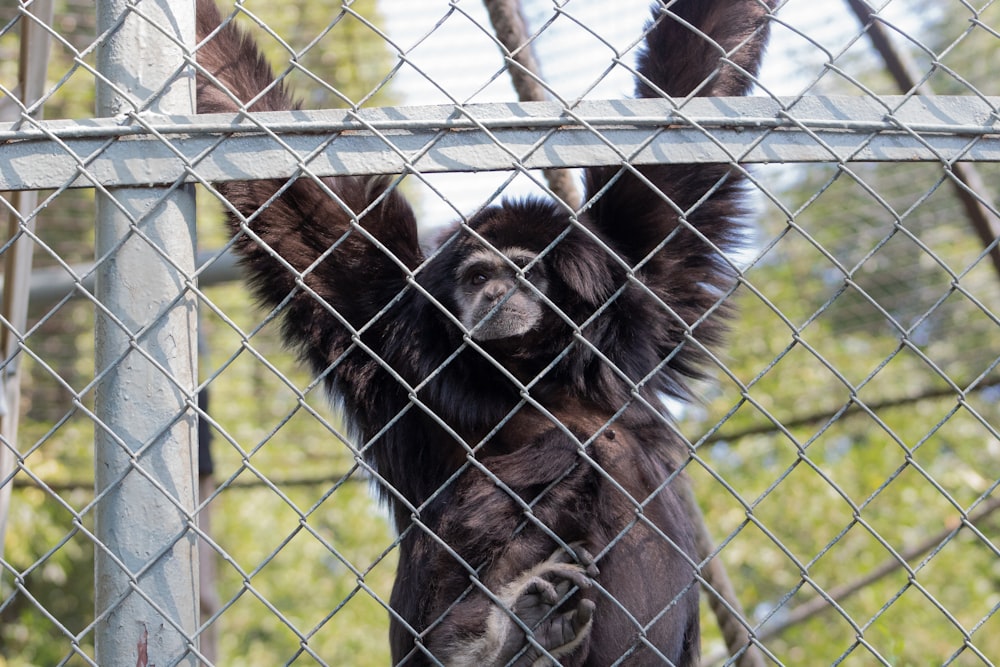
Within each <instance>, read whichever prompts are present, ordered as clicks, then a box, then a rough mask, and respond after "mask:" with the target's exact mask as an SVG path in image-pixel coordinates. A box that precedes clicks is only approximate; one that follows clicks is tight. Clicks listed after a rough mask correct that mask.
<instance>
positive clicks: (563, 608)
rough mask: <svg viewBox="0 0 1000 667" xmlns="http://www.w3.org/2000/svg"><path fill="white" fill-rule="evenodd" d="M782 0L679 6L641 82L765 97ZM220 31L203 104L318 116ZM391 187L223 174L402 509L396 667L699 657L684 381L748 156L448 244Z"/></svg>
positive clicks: (656, 22)
mask: <svg viewBox="0 0 1000 667" xmlns="http://www.w3.org/2000/svg"><path fill="white" fill-rule="evenodd" d="M775 4H776V0H676V1H666V0H663V1H661V2H658V3H656V4H655V5H654V6H653V9H652V18H651V20H650V22H649V23H648V24H647V26H646V33H645V46H644V48H643V49H642V50H641V53H640V54H639V56H638V67H637V72H638V82H637V93H638V95H639V96H641V97H660V96H671V97H674V98H683V97H686V96H689V95H715V96H729V95H744V94H746V92H747V91H748V89H749V88H750V86H751V85H752V82H753V79H754V77H755V75H756V73H757V71H758V67H759V64H760V59H761V56H762V52H763V49H764V45H765V42H766V40H767V33H768V19H769V13H770V12H771V11H772V10H773V8H774V5H775ZM198 39H199V47H198V51H197V60H198V63H199V66H200V67H199V69H200V71H199V75H198V111H199V113H213V112H229V113H232V112H236V111H239V110H241V109H244V108H246V107H245V105H246V104H248V103H251V102H252V104H250V105H249V110H250V111H280V110H290V109H295V108H297V107H296V104H295V102H294V101H293V100H292V98H291V96H290V95H289V93H288V92H287V91H286V90H285V88H284V86H283V85H282V84H281V83H280V82H277V83H276V82H275V81H274V76H273V74H272V71H271V69H270V67H269V66H268V65H267V63H266V62H265V61H264V59H263V58H262V56H261V55H260V53H259V51H258V49H257V47H256V46H255V45H254V43H253V42H252V40H251V39H250V38H249V37H248V36H247V35H245V34H244V33H242V32H241V31H240V30H239V29H238V28H237V27H236V26H235V25H234V24H233V22H232V20H230V19H226V20H223V18H222V17H221V15H220V13H219V11H218V9H217V8H216V6H215V5H214V3H213V2H212V0H199V2H198ZM392 183H393V181H392V180H391V179H390V178H387V177H353V176H343V177H334V178H324V179H321V180H314V179H312V178H309V177H299V178H296V179H294V180H292V181H291V182H286V181H284V180H259V181H248V182H224V183H218V184H216V185H215V187H216V189H217V190H218V192H219V193H220V194H221V195H222V196H223V197H224V198H225V199H226V200H227V202H228V203H227V206H228V208H229V210H230V211H231V212H232V215H231V216H230V223H231V231H232V233H233V234H234V235H235V238H236V241H235V248H236V250H237V251H238V253H239V254H240V255H241V256H242V262H243V265H244V267H245V269H246V271H247V275H248V280H249V282H250V283H251V285H252V287H253V290H254V292H255V294H256V295H257V296H258V297H259V298H260V299H261V300H262V301H263V302H264V303H266V304H267V305H269V306H270V307H276V306H279V305H280V306H281V310H282V313H283V334H284V336H285V337H286V339H287V341H288V342H289V343H290V344H291V345H292V346H293V347H295V348H296V349H297V350H298V351H299V352H300V353H301V356H302V358H303V359H304V360H305V361H306V362H307V363H308V364H309V366H310V367H311V368H312V370H313V371H314V372H315V373H317V374H319V375H322V377H323V378H324V381H325V382H326V384H327V385H328V388H329V390H330V392H331V393H332V394H333V395H334V396H335V397H336V398H337V400H338V401H339V402H340V403H341V404H342V405H343V408H344V411H345V413H346V417H347V419H348V420H349V423H350V426H351V428H352V432H353V433H354V434H355V435H356V437H357V442H358V447H359V448H360V449H361V451H362V452H363V455H364V457H365V458H366V460H367V461H368V462H369V463H370V465H371V466H372V468H373V469H374V470H375V471H376V473H377V477H378V481H379V484H380V486H381V488H380V490H381V494H382V496H383V498H384V500H385V501H386V502H387V503H388V506H389V507H390V509H391V512H392V516H393V518H394V521H395V526H396V528H397V530H398V531H399V533H400V536H401V537H400V545H399V561H400V562H399V567H398V572H397V578H396V582H395V586H394V588H393V592H392V596H391V600H390V606H391V620H390V642H391V647H392V655H393V660H394V662H395V663H397V664H407V665H424V664H444V665H450V666H461V665H476V667H481V666H485V665H504V664H508V663H510V664H517V665H529V664H548V663H547V662H546V661H547V660H548V659H550V658H556V659H558V660H559V662H560V663H561V664H564V665H595V666H596V665H611V664H619V661H621V662H625V663H627V664H629V665H654V664H655V665H660V664H673V665H692V664H696V663H697V660H698V650H699V649H698V646H699V627H698V584H697V576H696V575H697V573H696V569H697V564H696V556H695V549H694V545H693V537H692V535H693V533H692V531H693V529H692V524H691V519H690V517H689V516H688V515H687V514H686V512H685V510H684V503H683V501H682V500H681V493H682V489H681V484H683V483H684V481H683V478H682V477H681V476H680V468H681V467H682V464H683V461H684V459H685V456H686V445H685V442H684V441H683V439H681V438H680V437H679V436H678V435H677V434H676V433H675V431H674V430H673V428H672V427H671V425H670V421H669V418H668V417H667V416H665V415H664V410H663V397H665V396H667V397H678V398H685V397H687V396H688V393H689V390H688V388H687V381H686V379H687V378H691V377H698V376H699V373H700V368H701V366H702V364H704V363H705V362H706V361H707V359H708V354H707V352H706V351H707V349H708V348H709V347H710V346H713V345H716V344H718V343H719V341H720V339H721V337H722V334H723V333H724V329H725V323H724V321H723V320H724V315H725V313H726V311H727V310H728V309H727V308H726V304H724V303H720V299H721V297H722V295H725V294H726V293H727V290H729V289H730V287H731V285H732V283H733V281H734V276H735V272H734V269H733V268H732V265H731V264H730V263H729V261H727V259H726V257H725V255H724V253H726V252H727V251H731V250H732V249H734V248H735V247H736V246H737V245H738V244H739V242H740V240H741V231H740V223H739V219H740V217H741V216H742V215H743V214H744V213H745V211H744V210H743V208H742V205H741V203H740V194H741V187H742V184H743V178H742V177H741V173H740V171H739V170H738V169H734V168H731V167H730V166H727V165H672V166H671V165H653V166H641V167H631V166H627V165H623V166H620V167H601V168H590V169H587V170H586V174H585V186H586V197H585V202H586V203H585V204H584V205H583V207H582V208H581V209H580V210H579V211H577V212H576V213H575V214H572V213H570V211H569V210H568V209H567V207H565V206H563V205H559V204H558V203H556V202H553V201H547V200H543V199H540V198H528V199H521V200H508V201H504V202H503V203H502V204H501V205H498V206H491V207H488V208H486V209H484V210H482V211H480V212H478V213H476V214H475V215H473V216H472V217H470V218H469V219H467V220H465V221H463V222H462V223H460V224H456V225H455V227H454V229H452V230H451V231H450V233H448V234H445V235H443V236H442V237H441V243H440V245H439V247H438V248H437V249H436V250H434V251H433V252H429V253H426V254H425V252H424V251H422V250H421V246H420V244H419V242H418V238H417V226H416V221H415V219H414V214H413V212H412V210H411V208H410V206H409V205H408V204H407V202H406V201H405V200H404V198H403V196H402V195H401V193H400V191H399V189H398V188H396V187H394V186H393V185H392ZM331 193H332V195H333V196H331ZM279 257H280V259H278V258H279ZM289 267H290V268H289ZM546 652H547V653H548V656H546V655H545V653H546Z"/></svg>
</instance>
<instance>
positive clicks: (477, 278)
mask: <svg viewBox="0 0 1000 667" xmlns="http://www.w3.org/2000/svg"><path fill="white" fill-rule="evenodd" d="M487 280H488V278H487V277H486V274H485V273H473V274H472V275H471V277H470V278H469V282H470V283H471V284H473V285H483V284H485V283H486V281H487Z"/></svg>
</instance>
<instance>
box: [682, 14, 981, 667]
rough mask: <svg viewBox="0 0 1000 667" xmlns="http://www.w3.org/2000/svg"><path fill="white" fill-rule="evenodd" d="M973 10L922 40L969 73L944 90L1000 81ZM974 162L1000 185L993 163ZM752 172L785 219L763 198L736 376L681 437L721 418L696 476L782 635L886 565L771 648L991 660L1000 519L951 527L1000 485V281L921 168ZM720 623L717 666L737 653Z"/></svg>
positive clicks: (918, 659)
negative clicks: (816, 603)
mask: <svg viewBox="0 0 1000 667" xmlns="http://www.w3.org/2000/svg"><path fill="white" fill-rule="evenodd" d="M995 9H996V8H994V10H993V12H992V18H989V17H984V21H986V24H989V20H992V21H993V24H994V25H995V23H996V18H997V16H998V14H997V12H996V11H995ZM958 14H963V12H956V13H954V15H953V14H952V13H949V15H948V16H947V17H945V16H942V21H943V23H942V25H941V26H935V27H934V28H932V27H931V26H930V25H928V26H927V32H926V33H924V36H925V42H924V43H925V45H926V46H928V48H930V49H938V50H939V52H943V51H945V50H946V49H950V50H947V52H946V53H945V55H944V57H943V58H942V60H943V61H944V62H945V64H946V65H951V66H953V67H955V71H958V72H960V73H961V74H960V76H952V75H948V73H947V72H945V71H943V70H939V71H938V74H937V75H936V76H935V77H933V79H934V84H935V86H936V87H938V89H939V91H940V92H950V93H953V94H955V93H957V94H967V93H968V92H969V90H970V89H969V87H968V83H962V82H961V81H960V78H961V77H965V75H966V72H968V73H969V78H968V79H967V81H971V82H972V83H973V84H974V85H977V86H981V88H980V90H981V91H983V92H988V91H989V90H990V86H994V87H995V77H983V76H980V75H979V74H981V72H980V70H981V67H980V66H978V65H976V66H970V67H965V65H963V63H976V62H980V63H983V62H987V61H989V60H990V58H989V57H984V55H983V54H987V53H994V52H995V51H996V48H997V42H996V35H995V33H993V34H990V33H988V32H987V31H984V30H981V29H978V30H972V31H971V32H964V31H965V30H966V28H967V27H968V25H969V24H968V23H965V24H964V26H960V25H958V23H959V20H958V19H957V18H955V15H958ZM963 16H964V14H963ZM959 18H961V17H959ZM965 18H967V16H965ZM919 37H920V36H919V35H918V38H919ZM938 44H939V45H938ZM936 45H937V46H936ZM840 65H841V66H842V67H845V69H849V63H847V64H845V63H840ZM977 72H978V73H979V74H977ZM874 78H875V75H873V79H874ZM866 83H868V84H869V85H872V86H874V87H875V89H876V90H878V91H879V92H885V93H895V92H896V91H894V90H893V89H892V88H891V86H886V85H885V83H884V80H883V81H882V83H879V82H878V81H866ZM823 92H826V93H843V92H844V91H842V90H836V89H827V90H824V91H823ZM976 168H977V169H979V170H980V171H981V172H982V175H983V179H984V181H986V182H996V169H995V168H994V167H993V166H992V165H976ZM756 173H757V175H758V179H759V181H760V182H762V183H763V184H765V186H767V187H769V188H770V190H771V192H772V193H773V194H775V195H776V198H777V200H778V202H780V205H781V208H779V207H778V206H777V205H775V204H774V203H772V202H768V203H767V204H765V205H763V215H762V216H761V218H760V220H759V221H758V222H757V226H758V228H759V232H758V237H757V239H756V245H757V247H759V248H766V252H765V253H764V254H763V256H762V257H760V258H759V259H758V260H757V261H755V262H753V263H752V264H751V265H750V266H749V267H748V268H747V269H746V271H745V272H744V276H743V277H744V279H745V284H746V287H745V288H743V289H741V293H740V294H739V297H738V298H739V304H740V310H741V313H740V316H739V318H738V321H737V322H736V323H735V324H734V336H733V340H732V345H731V347H730V350H729V354H728V356H727V357H726V358H725V359H724V363H725V365H726V369H727V372H726V373H725V374H723V373H721V372H720V373H719V386H718V388H716V389H715V390H714V393H713V394H712V397H711V400H710V402H709V403H708V405H707V410H706V411H705V412H704V413H703V414H699V415H696V416H697V417H698V419H691V420H689V422H688V423H687V424H686V426H687V430H688V432H690V433H692V434H697V433H699V432H704V431H705V430H706V429H709V428H714V427H715V426H716V425H717V424H718V422H719V421H720V420H725V421H724V423H722V424H721V425H719V428H718V431H716V432H713V435H712V437H711V438H707V439H705V440H704V441H703V442H701V443H699V446H698V450H697V459H696V461H695V462H694V463H693V464H692V465H691V466H690V467H689V470H690V471H691V474H692V477H693V479H694V483H695V488H696V489H697V490H698V493H699V497H700V500H701V502H702V505H703V509H704V511H705V515H706V518H707V520H708V522H709V526H710V529H711V531H712V532H713V533H714V535H715V537H716V539H717V540H718V541H719V542H720V543H723V544H724V545H725V546H724V548H723V549H722V551H721V558H722V559H723V561H724V562H725V563H726V565H727V568H728V570H729V573H730V576H731V577H732V579H733V580H734V583H735V584H736V586H737V588H738V589H739V595H740V598H741V601H742V603H743V604H744V605H745V607H746V609H747V611H748V614H749V617H750V618H751V620H752V621H753V622H754V623H756V624H759V626H758V628H757V630H758V631H760V632H763V633H768V631H769V629H770V628H773V627H774V626H776V625H780V624H781V623H782V622H783V621H785V620H786V619H788V618H789V617H791V616H792V615H793V614H794V613H795V610H796V608H797V607H798V606H799V605H800V604H802V603H804V602H807V601H809V600H812V599H814V598H815V597H816V596H817V595H821V596H830V595H833V594H836V593H838V591H843V590H845V587H850V586H851V585H852V584H855V583H856V582H859V581H862V580H863V578H864V577H867V576H869V575H872V574H873V573H875V572H879V571H885V572H886V574H885V576H884V577H882V578H877V579H875V580H874V581H868V582H866V583H865V585H864V586H863V587H861V588H860V589H859V590H857V591H855V592H853V593H852V594H851V595H847V596H843V597H840V596H838V597H837V605H836V607H835V608H834V607H828V608H827V610H825V611H822V612H821V613H819V614H817V615H815V616H812V617H811V618H809V619H808V620H806V621H804V622H800V623H798V624H795V625H792V626H790V627H789V628H787V629H785V630H784V631H783V632H780V633H779V634H777V635H775V636H771V637H769V638H767V639H766V640H765V644H766V646H767V648H768V650H769V651H771V652H772V653H773V655H774V656H776V657H777V658H778V659H779V660H780V661H781V663H782V664H817V665H819V664H831V663H834V662H838V661H841V660H842V663H840V664H851V665H853V664H857V665H869V664H876V663H879V662H884V663H886V664H893V665H927V664H942V663H945V662H947V661H948V660H949V659H951V658H952V657H954V658H955V661H954V663H953V664H960V665H980V664H984V662H983V660H982V659H981V658H980V657H979V656H980V655H982V656H987V657H988V658H989V659H995V656H997V655H1000V614H997V608H998V607H997V605H998V603H1000V586H998V581H997V572H998V571H1000V539H998V536H1000V531H998V526H1000V517H997V516H996V515H990V516H988V517H986V518H985V519H982V520H980V521H979V522H977V523H976V524H975V526H974V528H971V527H969V526H968V525H966V527H965V528H963V529H962V530H961V531H960V532H958V533H957V534H952V533H949V532H948V531H949V530H954V529H956V528H958V527H959V526H960V525H961V524H960V521H961V519H962V517H963V515H965V514H967V513H971V512H974V511H975V509H976V508H977V507H982V506H984V502H988V501H989V500H990V499H991V498H995V497H996V491H995V489H996V486H997V483H998V480H1000V440H998V438H997V425H998V424H1000V409H998V405H997V401H996V397H997V390H996V385H997V384H998V382H1000V377H998V375H997V371H996V368H995V364H996V360H997V358H998V357H997V355H998V350H1000V348H998V347H997V343H996V341H997V340H998V314H1000V290H998V289H997V281H998V276H997V275H996V273H995V272H994V271H993V269H992V267H991V266H990V263H989V261H988V260H987V259H985V258H984V257H983V247H982V245H981V243H980V241H979V240H978V239H977V238H976V236H975V235H974V234H973V233H972V231H971V229H970V228H969V225H968V223H967V222H966V219H965V217H964V212H963V210H962V208H961V205H960V203H959V202H958V200H957V198H956V197H955V196H954V191H953V189H952V187H951V181H950V177H949V176H948V175H947V174H946V173H945V171H944V170H942V168H941V166H940V165H921V164H913V165H908V164H891V165H889V164H887V165H869V164H851V165H842V166H837V165H827V166H809V167H803V168H796V169H795V171H794V178H790V177H789V174H790V170H789V169H788V168H784V167H783V168H778V169H776V170H772V171H769V170H767V169H760V170H758V171H757V172H756ZM789 184H791V185H789ZM979 195H980V196H988V193H985V192H982V193H979ZM991 387H992V388H991ZM693 437H694V438H695V439H697V437H698V436H697V435H694V436H693ZM931 538H935V539H933V540H932V539H931ZM921 545H924V546H926V547H928V549H924V550H918V549H917V547H918V546H921ZM911 551H912V552H913V553H910V557H909V559H908V560H907V559H906V558H904V555H906V554H907V553H908V552H911ZM892 565H896V566H897V567H892ZM880 568H884V570H881V569H880ZM713 620H714V619H711V618H709V617H708V616H707V615H706V618H705V627H706V628H707V629H708V637H707V639H706V652H708V653H710V654H711V653H712V651H713V650H720V649H721V647H722V644H721V639H719V638H718V636H717V634H716V631H715V630H714V628H713V625H714V623H713Z"/></svg>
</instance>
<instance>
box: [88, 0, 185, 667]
mask: <svg viewBox="0 0 1000 667" xmlns="http://www.w3.org/2000/svg"><path fill="white" fill-rule="evenodd" d="M97 23H98V30H99V32H100V34H103V35H105V37H104V39H103V40H102V43H101V48H100V50H99V52H98V69H99V71H100V73H101V75H102V77H103V79H102V80H101V81H100V82H99V84H98V89H97V106H98V114H99V115H101V116H121V117H123V119H127V117H128V116H133V117H134V116H140V117H142V116H155V115H156V114H169V113H192V111H193V109H194V75H193V72H191V71H190V68H187V69H184V68H182V67H181V65H182V63H183V58H182V57H183V53H184V48H185V47H184V46H182V45H191V44H193V43H194V34H195V30H194V0H98V2H97ZM132 122H134V121H132ZM121 168H122V169H128V168H129V165H127V164H123V165H122V166H121ZM138 168H139V169H141V168H142V166H141V165H138ZM97 216H98V219H97V229H96V252H97V258H98V261H99V266H98V270H97V286H96V293H97V297H98V299H99V301H100V303H101V307H99V308H98V313H97V320H96V323H95V335H96V366H97V373H98V374H99V376H100V378H101V379H100V384H99V386H98V391H97V396H96V399H95V401H96V404H95V411H96V414H97V417H98V419H99V421H98V424H97V427H96V432H95V468H96V471H95V475H96V487H97V488H96V491H97V494H98V499H99V500H98V504H97V507H96V524H97V525H96V534H97V537H98V540H99V544H98V545H97V553H96V584H95V585H96V608H97V609H96V611H97V621H98V622H97V627H96V636H95V639H96V661H97V663H98V664H100V665H101V666H102V667H137V666H142V667H146V666H151V665H156V666H157V667H167V666H168V665H176V664H188V665H195V664H198V660H197V658H196V655H195V653H194V651H195V649H196V647H197V640H196V634H197V628H198V576H197V573H198V561H197V539H196V534H195V532H194V531H193V526H194V517H193V512H194V508H195V506H196V502H197V461H198V456H197V451H196V440H197V437H196V421H195V417H194V413H193V411H192V410H191V409H190V406H191V404H192V402H193V400H194V387H195V382H196V349H197V345H196V329H197V327H196V312H195V311H196V299H195V297H194V295H193V294H191V293H190V291H189V290H187V289H186V281H187V280H188V277H189V276H191V275H193V272H194V266H195V264H194V256H195V253H194V250H195V243H194V239H195V226H194V220H195V208H194V192H193V190H192V189H191V188H190V187H184V188H180V189H175V190H173V191H168V190H166V189H162V188H118V189H113V190H111V191H110V192H109V193H108V194H106V195H100V196H98V201H97Z"/></svg>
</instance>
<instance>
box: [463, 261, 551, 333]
mask: <svg viewBox="0 0 1000 667" xmlns="http://www.w3.org/2000/svg"><path fill="white" fill-rule="evenodd" d="M502 253H503V254H502V255H501V254H498V253H497V252H496V251H495V250H493V249H491V248H485V247H483V248H479V249H476V250H473V251H472V252H470V253H469V254H468V255H467V256H466V257H465V258H464V259H463V260H462V261H461V262H459V264H458V267H457V269H456V271H455V300H456V302H457V303H458V305H459V310H460V312H459V313H458V315H459V318H460V319H461V320H462V324H463V325H465V327H466V328H467V329H468V330H469V331H470V332H471V334H472V338H473V340H477V341H487V340H501V339H504V338H511V337H514V336H522V335H524V334H526V333H528V332H529V331H531V330H532V329H534V328H536V327H537V326H539V325H540V323H541V320H542V314H543V312H544V308H545V305H544V303H543V301H542V295H543V294H545V293H546V290H547V288H548V279H547V277H546V275H545V267H544V266H543V265H542V262H541V261H540V260H539V259H538V257H537V256H536V255H535V253H533V252H531V251H529V250H525V249H523V248H504V249H502Z"/></svg>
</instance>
